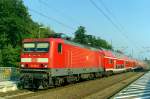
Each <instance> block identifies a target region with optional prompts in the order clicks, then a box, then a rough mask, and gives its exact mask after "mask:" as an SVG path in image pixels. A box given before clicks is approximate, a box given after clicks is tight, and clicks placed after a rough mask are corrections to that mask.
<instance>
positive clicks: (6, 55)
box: [0, 45, 20, 67]
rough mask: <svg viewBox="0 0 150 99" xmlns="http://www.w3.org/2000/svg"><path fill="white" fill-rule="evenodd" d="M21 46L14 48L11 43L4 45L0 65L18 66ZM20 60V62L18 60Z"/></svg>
mask: <svg viewBox="0 0 150 99" xmlns="http://www.w3.org/2000/svg"><path fill="white" fill-rule="evenodd" d="M19 50H20V48H13V47H12V46H11V45H8V46H6V47H4V48H3V49H2V50H1V51H0V52H1V55H0V65H1V66H5V67H7V66H12V67H16V66H18V64H19V63H18V62H19V60H20V58H19V54H20V51H19ZM17 61H18V62H17Z"/></svg>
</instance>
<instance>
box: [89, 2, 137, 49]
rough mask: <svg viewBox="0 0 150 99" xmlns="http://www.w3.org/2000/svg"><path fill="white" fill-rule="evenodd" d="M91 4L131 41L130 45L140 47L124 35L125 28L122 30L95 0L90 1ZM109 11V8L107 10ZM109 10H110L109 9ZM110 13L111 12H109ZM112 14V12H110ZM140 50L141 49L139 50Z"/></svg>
mask: <svg viewBox="0 0 150 99" xmlns="http://www.w3.org/2000/svg"><path fill="white" fill-rule="evenodd" d="M89 1H90V3H91V4H92V5H93V6H94V7H95V8H96V9H97V10H98V11H99V12H100V13H102V14H103V15H104V17H105V18H106V19H107V20H108V21H109V22H110V23H111V24H112V25H113V26H114V27H115V28H116V29H117V30H118V31H119V33H121V34H122V35H123V36H124V37H125V38H126V39H127V40H129V42H130V43H132V45H133V46H135V47H136V48H138V46H136V43H134V42H133V41H132V40H130V39H129V38H128V36H127V35H126V34H125V33H124V31H123V28H120V27H121V26H120V27H119V26H118V24H116V23H115V22H114V21H113V20H112V18H111V17H109V16H108V15H107V13H105V11H103V9H101V8H100V7H99V6H98V5H97V4H96V3H95V2H94V1H93V0H89ZM106 9H107V8H106ZM107 10H108V9H107ZM108 11H109V10H108ZM108 13H110V11H109V12H108ZM138 49H139V48H138Z"/></svg>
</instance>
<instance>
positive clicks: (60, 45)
mask: <svg viewBox="0 0 150 99" xmlns="http://www.w3.org/2000/svg"><path fill="white" fill-rule="evenodd" d="M58 53H62V44H61V43H58Z"/></svg>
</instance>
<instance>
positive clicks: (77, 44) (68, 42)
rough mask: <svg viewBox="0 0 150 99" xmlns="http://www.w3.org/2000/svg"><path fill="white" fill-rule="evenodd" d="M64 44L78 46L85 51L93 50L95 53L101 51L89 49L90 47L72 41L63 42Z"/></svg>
mask: <svg viewBox="0 0 150 99" xmlns="http://www.w3.org/2000/svg"><path fill="white" fill-rule="evenodd" d="M64 42H65V43H67V44H71V45H74V46H79V47H82V48H87V49H90V50H95V51H99V50H101V49H98V48H94V47H90V46H87V45H83V44H79V43H75V42H73V41H68V40H64Z"/></svg>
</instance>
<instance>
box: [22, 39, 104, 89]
mask: <svg viewBox="0 0 150 99" xmlns="http://www.w3.org/2000/svg"><path fill="white" fill-rule="evenodd" d="M103 72H104V67H103V54H102V53H101V52H100V51H99V49H95V48H92V47H87V46H83V45H80V44H77V43H74V42H71V41H67V40H63V39H60V38H43V39H25V40H24V41H23V50H22V53H21V73H22V77H21V82H22V84H23V86H27V87H34V88H38V87H39V86H40V85H42V86H43V87H48V86H51V85H61V84H63V83H64V82H66V81H67V82H71V81H73V80H79V79H86V78H90V77H93V76H100V75H101V74H102V73H103ZM31 81H32V82H31Z"/></svg>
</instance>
